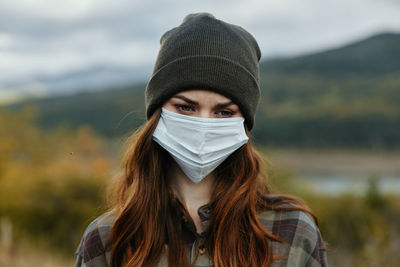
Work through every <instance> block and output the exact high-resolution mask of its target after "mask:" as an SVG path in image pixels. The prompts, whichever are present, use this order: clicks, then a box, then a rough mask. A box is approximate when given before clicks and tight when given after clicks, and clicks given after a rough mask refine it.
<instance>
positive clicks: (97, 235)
mask: <svg viewBox="0 0 400 267" xmlns="http://www.w3.org/2000/svg"><path fill="white" fill-rule="evenodd" d="M114 219H115V215H114V214H113V213H112V212H106V213H104V214H102V215H101V216H99V217H97V218H96V219H94V220H93V221H92V222H91V223H90V224H89V225H88V226H87V228H86V230H85V232H84V233H83V236H82V239H81V242H80V244H79V246H78V248H77V250H76V252H75V256H76V263H75V266H87V265H90V266H105V262H106V261H107V258H108V251H107V248H106V243H107V240H108V237H109V235H110V230H111V228H112V225H113V223H114Z"/></svg>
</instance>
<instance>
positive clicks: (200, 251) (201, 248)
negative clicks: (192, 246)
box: [199, 247, 206, 255]
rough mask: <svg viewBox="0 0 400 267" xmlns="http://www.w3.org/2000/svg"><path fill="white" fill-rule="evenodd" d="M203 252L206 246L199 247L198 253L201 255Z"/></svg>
mask: <svg viewBox="0 0 400 267" xmlns="http://www.w3.org/2000/svg"><path fill="white" fill-rule="evenodd" d="M205 252H206V248H205V247H199V253H200V255H203V254H204V253H205Z"/></svg>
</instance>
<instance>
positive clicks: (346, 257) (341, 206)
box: [0, 0, 400, 267]
mask: <svg viewBox="0 0 400 267" xmlns="http://www.w3.org/2000/svg"><path fill="white" fill-rule="evenodd" d="M204 11H206V12H210V13H212V14H214V15H215V16H216V17H217V18H219V19H222V20H225V21H227V22H231V23H234V24H238V25H240V26H242V27H244V28H245V29H247V30H248V31H249V32H251V33H252V34H253V35H254V36H255V38H256V39H257V40H258V42H259V45H260V48H261V51H262V54H263V55H262V59H261V63H260V64H261V65H260V66H261V68H260V74H261V90H262V100H261V103H260V106H259V109H258V113H257V115H256V123H255V128H254V129H253V130H252V135H253V141H254V143H255V145H256V147H257V148H258V149H259V150H260V151H261V152H262V154H263V155H264V157H265V159H266V161H267V163H268V171H269V181H270V184H271V188H272V190H273V192H279V193H287V194H294V195H296V196H299V197H301V198H303V199H304V200H305V201H306V202H307V203H308V204H309V205H310V207H311V208H312V209H313V210H314V212H315V213H316V215H317V217H318V218H319V222H320V229H321V232H322V235H323V238H324V239H325V241H326V243H327V247H328V260H329V263H330V265H331V266H396V265H397V264H399V263H400V254H399V251H400V105H399V102H400V2H399V1H397V0H335V1H334V0H329V1H328V0H327V1H318V0H301V1H300V0H249V1H236V0H230V1H227V0H220V1H210V0H205V1H197V2H195V1H182V0H166V1H144V0H136V1H135V0H131V1H125V0H121V1H113V2H110V1H104V0H96V1H94V0H66V1H50V0H19V1H12V0H1V1H0V266H1V267H2V266H23V267H24V266H71V265H72V264H73V261H74V255H73V254H74V251H75V249H76V247H77V246H78V243H79V241H80V238H81V236H82V234H83V231H84V229H85V227H86V226H87V224H88V223H89V222H90V221H91V220H93V219H94V218H95V217H96V216H98V215H99V214H101V213H102V212H103V211H104V210H105V209H106V207H107V206H106V200H107V199H106V191H107V188H108V187H109V185H110V183H111V181H112V180H113V178H114V177H115V176H116V173H118V171H119V170H120V165H119V164H120V159H121V153H122V149H123V145H124V142H125V140H126V138H127V137H128V136H129V135H130V134H131V133H132V132H133V131H134V130H135V129H136V128H137V127H138V126H139V125H141V124H142V123H143V122H144V121H145V115H144V94H143V92H144V88H145V85H146V82H147V81H148V79H149V78H150V76H151V71H152V67H153V64H154V62H155V59H156V56H157V52H158V48H159V38H160V36H161V35H162V34H163V33H164V32H165V31H166V30H168V29H170V28H172V27H175V26H177V25H179V24H180V23H181V21H182V19H183V18H184V16H185V15H187V14H189V13H194V12H204Z"/></svg>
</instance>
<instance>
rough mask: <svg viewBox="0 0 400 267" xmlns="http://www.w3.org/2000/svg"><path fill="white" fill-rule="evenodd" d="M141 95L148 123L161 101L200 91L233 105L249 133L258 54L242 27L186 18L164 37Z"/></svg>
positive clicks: (255, 96) (256, 88) (207, 16)
mask: <svg viewBox="0 0 400 267" xmlns="http://www.w3.org/2000/svg"><path fill="white" fill-rule="evenodd" d="M160 43H161V47H160V51H159V54H158V57H157V60H156V64H155V66H154V69H153V75H152V77H151V79H150V81H149V82H148V84H147V87H146V92H145V102H146V115H147V118H150V116H151V115H152V114H153V113H154V111H155V110H156V109H157V108H158V107H160V106H161V105H162V104H163V103H164V102H165V101H166V100H168V99H169V98H170V97H172V96H173V95H175V94H176V93H178V92H180V91H183V90H186V89H204V90H211V91H215V92H217V93H220V94H222V95H224V96H226V97H229V98H230V99H232V101H233V102H235V103H236V104H237V105H238V106H239V108H240V111H241V112H242V114H243V116H244V117H245V123H246V125H247V127H248V129H249V130H251V128H252V127H253V124H254V117H255V112H256V109H257V106H258V103H259V99H260V89H259V69H258V65H259V64H258V62H259V60H260V58H261V52H260V48H259V47H258V44H257V41H256V40H255V39H254V37H253V36H252V35H251V34H250V33H249V32H247V31H246V30H244V29H243V28H242V27H240V26H237V25H233V24H229V23H226V22H224V21H222V20H218V19H216V18H215V17H214V16H213V15H211V14H209V13H197V14H190V15H188V16H186V17H185V18H184V20H183V22H182V24H181V25H179V26H178V27H175V28H173V29H171V30H169V31H167V32H166V33H164V34H163V35H162V37H161V39H160Z"/></svg>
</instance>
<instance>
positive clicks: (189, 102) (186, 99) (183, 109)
mask: <svg viewBox="0 0 400 267" xmlns="http://www.w3.org/2000/svg"><path fill="white" fill-rule="evenodd" d="M163 108H165V109H167V110H169V111H173V112H176V113H179V114H183V115H188V116H195V117H202V118H232V117H242V116H243V115H242V113H241V112H240V110H239V107H238V106H237V105H236V104H234V103H233V102H232V100H231V99H229V98H227V97H225V96H223V95H221V94H219V93H216V92H213V91H208V90H199V89H190V90H186V91H182V92H179V93H177V94H176V95H174V96H173V97H171V98H170V99H169V100H168V101H167V102H165V103H164V105H163Z"/></svg>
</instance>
